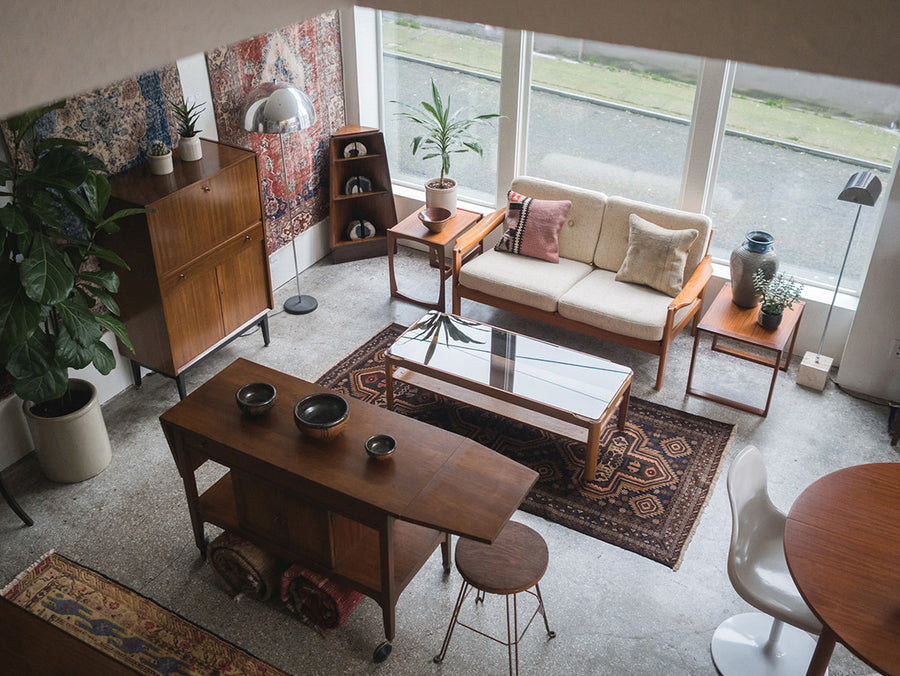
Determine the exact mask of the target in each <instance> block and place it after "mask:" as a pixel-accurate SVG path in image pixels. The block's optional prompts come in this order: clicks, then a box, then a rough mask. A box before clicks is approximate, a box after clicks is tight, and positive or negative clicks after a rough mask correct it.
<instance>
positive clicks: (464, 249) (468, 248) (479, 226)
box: [453, 208, 506, 278]
mask: <svg viewBox="0 0 900 676" xmlns="http://www.w3.org/2000/svg"><path fill="white" fill-rule="evenodd" d="M505 218H506V209H505V208H504V209H497V211H494V212H492V213H490V214H488V215H487V216H485V217H484V218H482V219H481V220H480V221H479V222H478V223H476V224H475V225H473V226H472V227H471V228H469V229H468V230H466V231H465V232H464V233H463V234H461V235H460V236H459V237H457V238H456V243H455V244H454V245H453V277H454V278H457V277H458V276H459V270H460V268H461V267H462V265H463V263H464V262H465V261H467V260H469V259H470V258H471V257H472V254H473V253H474V252H475V249H476V248H478V249H479V253H481V251H480V250H481V248H482V247H483V240H484V238H485V237H487V236H488V234H489V233H490V232H491V231H492V230H494V228H496V227H497V226H498V225H501V224H502V223H503V221H504V219H505Z"/></svg>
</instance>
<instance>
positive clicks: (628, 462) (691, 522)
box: [317, 324, 734, 569]
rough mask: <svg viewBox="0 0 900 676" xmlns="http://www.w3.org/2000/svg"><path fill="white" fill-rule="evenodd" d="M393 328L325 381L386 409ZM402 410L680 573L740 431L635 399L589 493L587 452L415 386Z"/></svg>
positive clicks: (559, 513)
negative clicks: (524, 469) (503, 460)
mask: <svg viewBox="0 0 900 676" xmlns="http://www.w3.org/2000/svg"><path fill="white" fill-rule="evenodd" d="M403 330H404V329H403V327H402V326H400V325H398V324H392V325H391V326H388V327H387V328H385V329H383V330H382V331H381V332H380V333H378V334H377V335H376V336H374V337H372V338H371V339H370V340H369V341H368V342H367V343H365V344H364V345H362V346H361V347H359V348H357V349H356V350H354V351H353V352H352V353H351V354H349V355H348V356H347V357H345V358H344V359H343V360H341V361H340V362H339V363H338V364H337V365H335V366H334V367H332V368H331V369H330V370H329V371H328V372H327V373H325V375H323V376H322V377H321V378H319V380H318V381H317V382H318V383H319V384H320V385H324V386H326V387H330V388H332V389H335V390H339V391H341V392H344V393H346V394H347V395H349V396H351V397H354V398H356V399H362V400H363V401H368V402H370V403H373V404H377V405H378V406H385V393H384V386H385V383H384V351H385V349H386V348H387V347H389V346H390V345H391V344H392V343H393V342H394V340H396V338H397V337H398V336H399V335H400V333H402V331H403ZM395 398H396V405H395V410H397V412H399V413H402V414H404V415H408V416H410V417H413V418H417V419H419V420H422V421H424V422H427V423H429V424H431V425H435V426H437V427H441V428H443V429H446V430H450V431H452V432H456V433H457V434H461V435H463V436H466V437H469V438H471V439H474V440H476V441H478V442H479V443H481V444H483V445H485V446H487V447H489V448H492V449H494V450H495V451H497V452H498V453H502V454H503V455H505V456H508V457H510V458H512V459H514V460H516V461H518V462H521V463H522V464H524V465H527V466H528V467H531V468H532V469H534V470H535V471H537V472H538V474H540V478H539V479H538V482H537V484H536V485H535V487H534V489H533V490H532V492H531V493H530V494H529V495H528V497H527V498H526V499H525V501H524V502H523V503H522V507H521V508H522V509H523V510H525V511H526V512H531V513H532V514H537V515H538V516H542V517H544V518H546V519H549V520H551V521H555V522H557V523H560V524H562V525H564V526H567V527H568V528H571V529H573V530H576V531H578V532H580V533H584V534H586V535H590V536H592V537H595V538H597V539H599V540H604V541H605V542H609V543H610V544H613V545H616V546H618V547H622V548H623V549H627V550H629V551H632V552H635V553H637V554H640V555H642V556H646V557H647V558H649V559H652V560H653V561H658V562H659V563H662V564H664V565H666V566H669V567H670V568H673V569H677V567H678V564H679V563H680V562H681V557H682V556H683V554H684V550H685V548H686V547H687V544H688V542H689V540H690V538H691V535H692V534H693V531H694V528H695V526H696V522H697V519H698V517H699V516H700V513H701V512H702V511H703V508H704V506H705V505H706V502H707V500H708V499H709V494H710V488H711V487H712V485H713V484H714V482H715V480H716V477H717V476H718V473H719V468H720V465H721V461H722V457H723V455H724V453H725V452H726V450H727V449H728V446H729V444H730V443H731V437H732V433H733V431H734V426H733V425H729V424H726V423H721V422H716V421H715V420H709V419H708V418H702V417H700V416H696V415H692V414H690V413H685V412H683V411H678V410H675V409H671V408H667V407H665V406H661V405H659V404H653V403H650V402H647V401H643V400H641V399H638V398H636V397H632V398H631V404H630V406H629V409H628V420H627V426H626V429H625V430H624V431H623V432H619V431H618V429H617V428H616V425H615V424H610V425H608V426H607V428H606V430H604V432H603V435H602V436H601V438H600V455H599V457H600V460H599V467H598V469H597V479H596V480H595V481H593V482H591V483H590V485H588V486H584V485H582V482H581V475H582V470H583V468H584V455H585V444H584V443H583V442H579V441H575V440H573V439H569V438H566V437H563V436H560V435H558V434H554V433H551V432H547V431H544V430H541V429H538V428H536V427H533V426H531V425H528V424H525V423H521V422H518V421H515V420H512V419H510V418H506V417H503V416H500V415H498V414H496V413H492V412H490V411H485V410H482V409H480V408H476V407H474V406H471V405H468V404H464V403H461V402H458V401H455V400H453V399H449V398H447V397H444V396H441V395H438V394H435V393H433V392H430V391H428V390H425V389H422V388H419V387H415V386H412V385H408V384H403V383H398V384H397V387H395Z"/></svg>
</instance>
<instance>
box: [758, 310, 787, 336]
mask: <svg viewBox="0 0 900 676" xmlns="http://www.w3.org/2000/svg"><path fill="white" fill-rule="evenodd" d="M782 317H784V314H783V313H781V312H779V313H778V314H777V315H774V314H770V313H768V312H766V311H765V310H763V309H762V308H760V310H759V315H758V316H757V318H756V323H757V324H759V325H760V326H761V327H763V328H764V329H765V330H766V331H774V330H775V329H777V328H778V325H779V324H781V318H782Z"/></svg>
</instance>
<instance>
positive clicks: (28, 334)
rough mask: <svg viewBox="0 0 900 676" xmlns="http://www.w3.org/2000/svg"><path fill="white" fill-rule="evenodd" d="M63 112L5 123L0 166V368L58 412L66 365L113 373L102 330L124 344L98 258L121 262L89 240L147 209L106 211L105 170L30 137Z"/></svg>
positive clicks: (18, 388)
mask: <svg viewBox="0 0 900 676" xmlns="http://www.w3.org/2000/svg"><path fill="white" fill-rule="evenodd" d="M62 106H63V103H62V102H60V103H57V104H54V105H51V106H48V107H45V108H41V109H37V110H33V111H29V112H26V113H23V114H21V115H18V116H16V117H13V118H10V119H9V120H7V124H8V127H9V130H10V132H11V134H12V137H13V138H12V144H11V146H10V148H9V152H10V159H9V161H0V203H2V202H3V201H5V202H6V203H5V204H3V206H2V207H0V248H2V255H0V364H2V365H3V366H4V367H5V368H6V370H7V371H8V372H9V374H10V375H11V376H12V379H13V385H14V389H15V392H16V394H17V395H18V396H19V397H21V398H22V399H24V400H27V401H32V402H34V403H36V404H40V403H45V402H54V401H57V402H59V406H61V407H64V406H65V402H64V401H63V400H64V399H65V398H66V394H67V392H68V369H69V368H73V369H82V368H84V367H86V366H87V365H88V364H93V365H94V366H95V367H96V368H97V370H98V371H100V373H103V374H107V373H109V372H110V371H111V370H112V369H113V368H114V367H115V364H116V360H115V356H114V355H113V352H112V350H110V348H109V347H107V345H106V344H105V343H103V342H102V341H101V337H102V335H103V329H108V330H110V331H112V332H113V333H114V334H115V335H116V336H117V337H119V338H120V339H121V341H122V343H123V344H125V345H127V346H128V347H131V343H130V341H129V338H128V333H127V332H126V330H125V325H124V324H123V323H122V322H121V321H120V320H119V319H117V318H116V316H115V315H118V314H119V307H118V304H117V303H116V302H115V299H114V298H113V294H115V292H116V291H118V288H119V278H118V276H117V275H116V273H115V272H114V271H113V270H110V269H100V268H99V266H98V265H97V260H98V259H99V260H101V261H105V262H106V263H109V264H111V265H113V266H118V267H122V268H125V269H127V268H128V266H127V265H126V263H125V261H123V260H122V259H121V258H120V257H119V256H118V255H117V254H116V253H115V252H113V251H111V250H109V249H107V248H104V247H102V246H100V245H99V244H98V243H97V239H98V235H99V234H100V233H101V232H107V233H114V232H116V231H117V230H118V229H119V227H118V225H117V221H118V220H120V219H122V218H125V217H126V216H129V215H131V214H135V213H143V212H145V211H146V210H145V209H123V210H121V211H117V212H116V213H114V214H111V215H108V214H107V213H106V209H107V205H108V203H109V198H110V186H109V181H108V180H107V178H106V173H107V169H106V167H105V165H104V164H103V163H102V162H101V161H100V160H99V159H97V158H96V157H94V156H93V155H91V154H90V153H89V152H88V151H87V150H85V149H84V145H85V144H83V143H79V142H77V141H72V140H70V139H63V138H45V139H43V140H42V139H40V138H39V137H38V134H37V133H36V132H35V126H36V124H37V123H38V121H39V120H40V119H41V118H42V117H43V116H44V115H46V114H47V113H49V112H50V111H52V110H56V109H58V108H61V107H62Z"/></svg>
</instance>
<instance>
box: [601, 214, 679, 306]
mask: <svg viewBox="0 0 900 676" xmlns="http://www.w3.org/2000/svg"><path fill="white" fill-rule="evenodd" d="M629 222H630V226H631V227H630V229H629V233H628V251H627V253H626V254H625V260H624V261H622V267H620V268H619V271H618V272H617V273H616V281H617V282H631V283H633V284H644V285H646V286H649V287H650V288H651V289H656V290H657V291H662V292H663V293H665V294H667V295H669V296H671V297H672V298H674V297H675V296H677V295H678V292H679V291H681V289H682V287H683V286H684V263H685V261H686V260H687V252H688V248H690V246H691V244H693V243H694V240H695V239H697V231H696V230H694V229H693V228H691V229H689V230H668V229H667V228H661V227H659V226H658V225H654V224H653V223H651V222H650V221H648V220H645V219H643V218H641V217H640V216H638V215H637V214H631V216H629Z"/></svg>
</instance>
